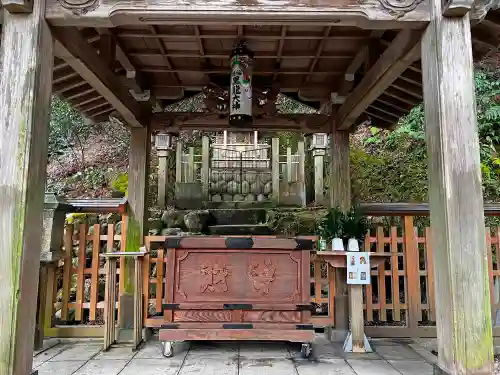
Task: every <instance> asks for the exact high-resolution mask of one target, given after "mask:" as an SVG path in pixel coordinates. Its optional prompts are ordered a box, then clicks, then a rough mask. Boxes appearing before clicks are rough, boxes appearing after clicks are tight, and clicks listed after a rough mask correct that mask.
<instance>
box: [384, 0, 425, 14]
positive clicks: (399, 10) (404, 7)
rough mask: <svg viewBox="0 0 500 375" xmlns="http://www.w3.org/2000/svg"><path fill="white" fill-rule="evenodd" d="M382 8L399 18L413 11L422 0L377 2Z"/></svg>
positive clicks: (385, 0)
mask: <svg viewBox="0 0 500 375" xmlns="http://www.w3.org/2000/svg"><path fill="white" fill-rule="evenodd" d="M379 1H380V4H381V5H382V7H384V8H385V9H386V10H388V11H389V13H391V14H392V15H394V17H396V18H399V17H402V16H404V15H405V14H406V13H408V12H411V11H412V10H414V9H415V8H416V7H417V6H418V4H420V3H421V2H422V1H423V0H379Z"/></svg>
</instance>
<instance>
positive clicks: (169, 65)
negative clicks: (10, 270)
mask: <svg viewBox="0 0 500 375" xmlns="http://www.w3.org/2000/svg"><path fill="white" fill-rule="evenodd" d="M149 30H150V31H151V33H152V34H153V35H155V36H156V35H158V30H157V27H156V26H153V25H150V26H149ZM155 40H156V43H157V44H158V48H159V49H160V52H161V54H162V56H163V60H164V61H165V65H166V66H167V68H168V69H169V71H170V72H172V73H173V75H174V77H175V80H176V81H177V82H180V79H179V76H178V74H177V72H176V71H175V70H174V67H173V65H172V63H171V62H170V58H169V57H168V51H167V48H166V47H165V43H164V42H163V40H162V39H161V38H159V37H156V38H155Z"/></svg>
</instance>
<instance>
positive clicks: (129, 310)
mask: <svg viewBox="0 0 500 375" xmlns="http://www.w3.org/2000/svg"><path fill="white" fill-rule="evenodd" d="M119 321H120V328H121V329H132V328H134V296H133V295H132V294H123V295H121V296H120V317H119Z"/></svg>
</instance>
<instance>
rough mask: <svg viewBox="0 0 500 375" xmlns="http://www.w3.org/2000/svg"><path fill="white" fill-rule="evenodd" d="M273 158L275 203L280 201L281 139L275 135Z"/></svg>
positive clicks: (272, 146) (272, 144) (272, 143)
mask: <svg viewBox="0 0 500 375" xmlns="http://www.w3.org/2000/svg"><path fill="white" fill-rule="evenodd" d="M271 148H272V150H271V151H272V158H271V173H272V185H273V186H272V188H273V201H274V203H275V204H279V202H280V139H279V138H278V137H273V139H272V141H271Z"/></svg>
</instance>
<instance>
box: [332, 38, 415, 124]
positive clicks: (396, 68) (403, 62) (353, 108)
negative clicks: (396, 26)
mask: <svg viewBox="0 0 500 375" xmlns="http://www.w3.org/2000/svg"><path fill="white" fill-rule="evenodd" d="M420 36H421V32H420V31H412V30H403V31H401V32H400V33H399V34H398V35H397V36H396V38H395V39H394V41H393V42H392V43H391V45H390V46H389V47H388V48H387V49H386V50H385V51H384V53H383V54H382V55H381V56H380V58H379V59H378V61H377V62H376V63H375V65H374V66H373V67H372V69H370V71H369V72H368V73H367V74H366V75H365V76H364V78H363V80H362V81H361V82H360V83H359V85H357V86H356V88H355V89H354V91H353V92H352V93H351V95H349V96H348V98H347V100H346V102H345V103H344V104H343V105H342V106H341V107H340V109H339V111H338V114H337V120H336V123H337V125H338V129H339V130H346V129H349V128H350V127H351V126H353V124H354V123H355V121H356V119H357V118H358V116H359V115H361V113H363V111H364V110H365V109H366V108H367V107H368V106H369V105H370V104H371V103H372V102H373V101H374V100H375V99H376V98H377V97H379V96H380V95H381V94H382V93H383V92H384V91H385V89H386V88H387V87H389V86H390V85H391V84H392V83H393V82H394V81H395V80H396V79H397V77H398V76H399V75H400V74H401V73H403V72H404V71H405V70H406V68H408V66H409V65H410V64H412V63H413V62H414V61H415V60H417V59H418V58H419V57H420V43H419V40H420Z"/></svg>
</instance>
